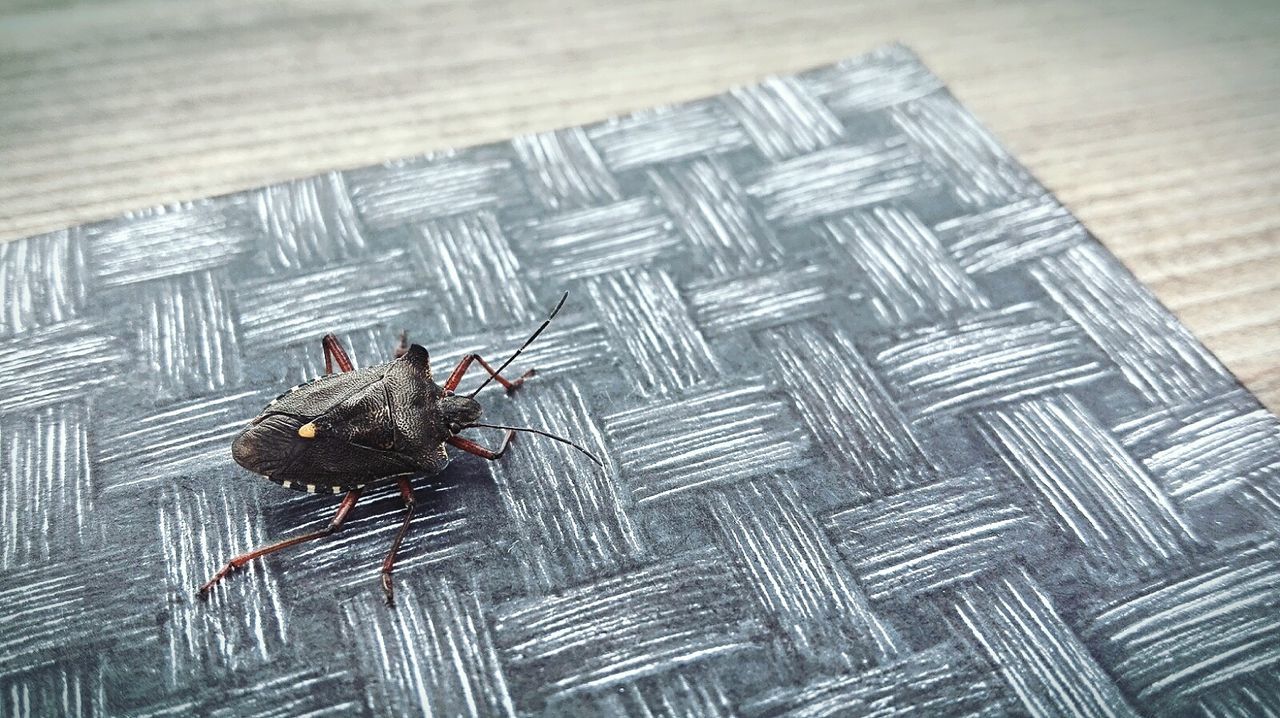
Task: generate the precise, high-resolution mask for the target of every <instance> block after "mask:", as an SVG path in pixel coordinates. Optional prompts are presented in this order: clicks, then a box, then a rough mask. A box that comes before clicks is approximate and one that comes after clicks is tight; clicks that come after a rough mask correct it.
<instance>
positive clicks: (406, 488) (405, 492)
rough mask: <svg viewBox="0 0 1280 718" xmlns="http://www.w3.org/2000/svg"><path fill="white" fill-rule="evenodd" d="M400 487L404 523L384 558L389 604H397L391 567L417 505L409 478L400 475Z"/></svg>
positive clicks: (383, 591)
mask: <svg viewBox="0 0 1280 718" xmlns="http://www.w3.org/2000/svg"><path fill="white" fill-rule="evenodd" d="M396 481H397V485H398V486H399V487H400V498H402V499H404V508H405V512H404V523H402V524H400V530H399V531H397V532H396V537H395V539H394V540H393V541H392V542H391V550H390V551H388V552H387V557H386V558H385V559H383V560H382V593H383V594H384V595H385V596H386V597H387V605H388V606H392V605H395V589H394V588H393V587H392V585H391V569H392V568H393V567H394V566H395V563H396V552H397V551H399V550H400V542H401V541H404V535H405V534H406V533H409V522H410V521H412V520H413V508H414V505H415V502H414V499H413V487H412V486H411V485H409V479H407V478H405V477H403V476H402V477H400V478H399V479H397V480H396Z"/></svg>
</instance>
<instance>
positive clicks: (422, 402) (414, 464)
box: [199, 292, 602, 605]
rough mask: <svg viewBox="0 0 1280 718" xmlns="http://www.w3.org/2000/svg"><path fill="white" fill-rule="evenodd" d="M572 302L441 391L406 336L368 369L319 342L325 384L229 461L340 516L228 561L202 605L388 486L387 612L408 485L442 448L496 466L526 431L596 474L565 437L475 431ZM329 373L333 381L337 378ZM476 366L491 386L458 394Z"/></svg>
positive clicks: (263, 425)
mask: <svg viewBox="0 0 1280 718" xmlns="http://www.w3.org/2000/svg"><path fill="white" fill-rule="evenodd" d="M568 297H569V294H568V292H566V293H565V294H564V295H563V296H562V297H560V302H559V303H558V304H556V306H555V309H553V310H552V312H551V314H550V316H548V317H547V319H546V321H544V322H543V323H542V324H541V326H539V327H538V328H537V330H535V331H534V332H533V334H532V335H530V337H529V338H528V339H526V340H525V342H524V344H522V345H521V346H520V348H519V349H517V350H516V351H515V353H513V354H512V355H511V356H510V357H508V358H507V360H506V361H505V362H503V363H502V364H501V365H500V366H499V367H498V368H497V369H494V368H493V367H491V366H490V365H489V363H488V362H486V361H485V360H484V359H482V358H481V357H480V355H479V354H467V355H466V356H464V357H463V358H462V361H460V362H459V363H458V365H457V366H456V367H455V368H454V370H453V372H452V373H451V374H450V375H449V378H448V379H446V380H445V382H444V384H437V383H435V381H434V380H433V378H432V373H431V362H430V357H429V355H428V353H427V350H426V349H425V348H423V347H422V346H420V345H418V344H412V345H411V344H409V343H408V339H407V336H406V335H405V334H403V333H402V334H401V336H400V346H399V347H398V348H397V349H396V352H395V358H394V359H392V360H391V361H389V362H386V363H385V364H378V365H377V366H371V367H367V368H364V369H356V368H355V367H354V365H353V364H352V362H351V359H350V357H349V356H348V355H347V352H346V350H344V349H343V348H342V343H341V342H340V341H339V340H338V338H337V337H336V336H334V335H333V334H327V335H325V337H324V338H323V339H322V340H321V345H322V346H323V349H324V366H325V373H324V375H323V376H321V377H319V378H317V379H313V380H311V381H309V382H305V383H303V384H299V385H298V386H295V387H293V388H292V389H289V390H288V391H286V392H285V393H283V394H281V395H280V396H278V397H276V398H275V399H274V400H272V401H271V403H269V404H267V406H266V407H265V408H264V409H263V410H262V411H261V413H259V414H258V416H256V417H255V418H254V419H253V420H252V421H251V422H250V423H249V425H248V426H247V427H245V429H244V430H243V431H242V432H241V433H240V435H239V436H237V437H236V439H235V441H234V442H233V443H232V445H231V454H232V457H233V458H234V459H235V461H236V463H238V464H240V466H242V467H244V468H246V469H248V470H250V471H252V472H254V473H256V474H260V475H262V476H264V477H266V478H268V479H270V480H271V481H273V482H275V483H277V484H279V485H281V486H284V487H285V488H290V489H296V490H301V491H307V492H308V493H313V494H314V493H332V494H345V496H344V497H343V499H342V502H341V504H339V506H338V511H337V513H336V514H335V515H334V517H333V520H331V521H330V522H329V524H328V526H326V527H324V528H322V529H320V530H318V531H313V532H311V533H308V534H304V535H302V536H296V537H294V538H290V539H285V540H283V541H279V542H277V543H273V544H270V545H268V546H264V547H262V548H259V549H256V550H254V551H250V552H249V553H246V554H243V555H240V556H236V557H235V558H233V559H231V560H230V561H228V562H227V565H226V566H224V567H223V568H222V570H220V571H218V572H217V573H216V574H214V576H213V578H211V579H209V581H208V582H207V583H205V584H204V585H203V586H201V587H200V591H199V593H200V596H202V597H204V596H207V595H208V592H209V591H210V589H212V588H213V587H214V586H215V585H217V584H218V582H220V581H221V580H222V579H224V578H226V577H227V576H229V575H230V574H231V573H232V572H234V571H236V570H237V569H239V568H242V567H243V566H244V565H245V564H247V563H249V562H250V561H253V560H254V559H257V558H261V557H262V556H266V555H267V554H271V553H275V552H276V551H279V550H281V549H285V548H288V547H290V546H296V545H298V544H300V543H304V542H307V541H313V540H315V539H319V538H322V537H325V536H328V535H330V534H333V533H334V532H336V531H338V530H339V529H340V528H342V524H343V522H344V521H345V520H346V519H347V517H348V516H349V515H350V513H351V510H352V508H354V507H355V505H356V502H357V501H359V499H360V495H361V493H362V492H363V491H364V489H365V488H367V487H369V486H373V485H377V484H385V483H389V482H392V481H394V482H396V484H397V486H398V487H399V489H400V496H401V498H402V499H403V500H404V504H405V516H404V520H403V522H402V523H401V524H400V530H399V531H398V532H397V533H396V536H395V538H394V539H393V541H392V543H391V549H390V551H388V553H387V557H386V559H385V560H384V561H383V562H382V590H383V593H384V594H385V597H386V600H387V604H388V605H391V604H393V602H394V590H393V587H392V583H391V572H392V567H393V566H394V564H395V558H396V552H397V551H398V550H399V548H400V544H401V542H402V541H403V540H404V536H405V533H406V532H407V531H408V529H409V522H410V521H411V520H412V519H413V512H414V497H413V487H412V485H411V484H410V479H411V478H413V477H414V476H423V475H431V474H436V473H439V472H440V471H441V470H443V469H444V467H445V466H446V465H447V464H448V463H449V457H448V454H446V453H445V445H446V444H447V445H449V446H453V447H455V448H457V449H460V450H462V451H465V452H467V453H470V454H475V455H476V456H479V457H482V458H485V459H489V460H491V461H494V460H497V459H499V458H501V457H502V455H503V454H504V453H505V452H506V450H507V447H508V446H509V445H510V444H511V441H512V439H513V438H514V436H515V433H516V432H517V431H523V432H529V433H533V434H538V435H541V436H545V437H548V438H551V439H554V440H556V441H560V442H562V443H565V444H568V445H570V446H572V447H574V448H575V449H577V450H578V451H581V452H582V453H584V454H586V455H587V456H588V457H589V458H590V459H591V460H592V461H594V462H595V463H596V464H597V465H602V464H601V462H600V460H599V459H598V458H596V457H595V456H594V455H593V454H591V452H589V451H587V450H586V449H584V448H582V447H581V446H579V445H577V444H575V443H573V442H572V441H569V440H568V439H565V438H563V437H559V436H556V435H554V434H550V433H548V432H545V431H542V430H539V429H532V428H528V427H513V426H500V425H496V424H484V423H480V421H479V419H480V417H481V415H482V413H483V409H482V408H481V406H480V403H479V402H477V401H476V400H475V396H476V394H478V393H479V392H480V390H481V389H483V388H485V387H486V386H488V385H489V382H491V381H497V382H498V383H499V384H501V385H502V386H503V387H505V388H506V390H507V392H508V393H511V392H514V391H515V390H516V389H518V388H519V387H520V386H521V385H522V384H523V383H524V381H525V379H527V378H529V377H531V376H533V374H534V370H533V369H530V370H529V371H527V372H525V373H524V374H523V375H521V376H520V377H519V378H517V379H515V380H508V379H506V378H505V377H503V376H502V371H503V370H504V369H506V368H507V366H508V365H509V364H511V362H512V361H514V360H515V358H516V357H518V356H520V353H521V352H523V351H524V350H525V349H526V348H527V347H528V346H529V345H530V344H532V343H533V341H534V340H535V339H537V338H538V335H540V334H541V333H542V331H543V330H544V329H546V328H547V326H548V325H550V324H551V320H552V319H554V318H555V316H556V314H558V313H559V312H560V308H561V307H563V306H564V303H565V300H566V299H568ZM335 364H336V365H337V367H338V369H339V370H340V371H339V372H338V373H335V372H334V371H333V367H334V365H335ZM475 364H479V365H480V367H481V368H483V369H484V370H485V371H486V372H488V375H489V376H488V377H487V378H486V379H485V380H484V383H482V384H481V385H480V386H479V387H477V388H476V389H475V390H474V391H472V392H471V393H470V394H468V395H466V396H462V395H459V394H457V393H455V390H456V389H457V387H458V383H459V382H461V381H462V378H463V376H465V375H466V373H467V371H468V370H469V369H470V368H471V367H472V366H473V365H475ZM473 428H489V429H505V430H506V435H505V436H504V438H503V441H502V444H501V445H500V446H499V447H498V449H496V450H493V449H488V448H485V447H483V446H481V445H479V444H477V443H475V442H473V441H471V440H470V439H466V438H464V437H462V436H461V435H460V434H461V432H462V431H464V430H466V429H473Z"/></svg>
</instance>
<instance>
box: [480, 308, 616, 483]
mask: <svg viewBox="0 0 1280 718" xmlns="http://www.w3.org/2000/svg"><path fill="white" fill-rule="evenodd" d="M568 298H569V293H568V292H565V293H564V294H563V295H562V296H561V297H560V302H559V303H558V304H556V308H555V309H552V310H551V316H549V317H547V320H546V321H544V322H543V323H542V326H540V327H538V329H537V330H536V331H534V333H533V334H531V335H530V336H529V338H528V339H526V340H524V344H521V345H520V348H519V349H517V350H516V353H515V354H512V355H511V356H509V357H507V360H506V361H504V362H502V365H501V366H499V367H498V369H497V371H495V372H493V373H492V374H490V375H489V377H488V378H487V379H485V380H484V383H482V384H481V385H480V386H478V387H476V389H475V391H473V392H471V393H470V394H467V398H468V399H474V398H475V396H476V394H479V393H480V390H481V389H483V388H485V387H486V386H488V385H489V382H491V381H493V378H494V377H495V376H497V375H499V374H501V373H502V370H503V369H506V368H507V365H508V364H510V363H511V362H512V361H514V360H515V358H516V357H518V356H520V352H522V351H524V350H525V349H527V348H528V347H529V345H530V344H532V343H533V340H534V339H537V338H538V335H539V334H541V333H542V330H543V329H546V328H547V325H548V324H550V323H551V320H552V319H555V318H556V315H557V314H559V313H560V307H563V306H564V300H566V299H568ZM596 463H599V462H596Z"/></svg>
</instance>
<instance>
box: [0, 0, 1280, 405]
mask: <svg viewBox="0 0 1280 718" xmlns="http://www.w3.org/2000/svg"><path fill="white" fill-rule="evenodd" d="M892 41H901V42H903V43H906V44H907V45H909V46H910V47H911V48H913V49H914V50H915V51H916V52H917V53H919V54H920V55H921V57H922V58H923V59H924V61H925V62H926V63H927V64H929V65H930V67H931V68H932V69H933V70H934V71H935V72H936V73H937V74H938V75H940V76H941V77H942V78H943V79H944V80H946V81H947V83H948V84H949V85H950V87H951V89H952V91H953V92H954V93H955V94H956V95H957V96H958V97H959V99H960V101H961V102H963V103H964V104H965V105H967V106H968V107H969V108H970V109H971V110H972V111H973V112H974V113H975V114H976V115H977V116H978V117H979V119H980V120H982V121H983V122H984V123H985V124H987V125H988V126H989V127H990V128H992V130H993V131H994V132H995V134H996V135H997V136H998V137H999V138H1000V139H1001V140H1002V141H1003V142H1004V143H1005V144H1006V145H1007V146H1008V147H1009V148H1010V149H1011V150H1012V151H1013V153H1014V154H1015V155H1016V156H1017V158H1018V159H1019V160H1020V161H1022V162H1023V163H1024V164H1026V165H1027V166H1028V167H1029V168H1030V169H1031V170H1032V171H1033V172H1034V173H1035V174H1036V175H1037V176H1038V177H1039V178H1040V179H1041V181H1043V182H1044V183H1045V184H1047V185H1048V186H1049V188H1050V189H1052V190H1053V191H1054V192H1056V193H1057V194H1058V195H1059V197H1060V198H1061V199H1062V201H1063V202H1064V203H1065V204H1066V205H1067V206H1068V207H1070V208H1071V209H1072V210H1073V211H1075V213H1076V214H1078V215H1079V216H1080V217H1081V218H1082V219H1083V220H1084V222H1085V223H1086V224H1087V225H1089V226H1090V228H1091V229H1092V230H1093V231H1094V233H1095V234H1097V235H1098V236H1099V237H1100V238H1101V239H1102V240H1103V242H1104V243H1105V244H1106V245H1107V246H1108V247H1109V248H1110V249H1111V250H1112V251H1113V252H1115V253H1116V254H1117V255H1118V256H1119V257H1120V259H1121V260H1123V261H1124V262H1125V263H1126V264H1127V265H1128V266H1129V267H1130V268H1131V269H1132V270H1133V271H1134V272H1135V273H1136V274H1137V275H1138V277H1139V278H1140V279H1142V280H1143V281H1144V282H1146V283H1147V284H1148V285H1149V286H1151V287H1152V288H1153V289H1154V290H1155V292H1156V294H1157V295H1158V296H1159V297H1160V299H1161V300H1162V301H1164V302H1165V304H1167V305H1168V306H1169V307H1170V308H1171V309H1173V310H1174V312H1175V313H1177V314H1178V315H1179V316H1180V317H1181V318H1182V319H1183V320H1184V321H1185V322H1186V323H1187V324H1188V325H1189V326H1190V327H1191V329H1192V330H1193V331H1194V332H1195V333H1196V335H1197V336H1198V337H1200V338H1201V339H1202V340H1203V341H1204V342H1206V344H1208V346H1209V348H1210V349H1212V350H1213V351H1214V352H1215V353H1217V354H1218V356H1219V357H1221V358H1222V359H1223V360H1224V362H1225V363H1226V364H1227V365H1228V366H1229V367H1230V368H1231V369H1232V371H1234V372H1235V373H1236V374H1237V375H1238V376H1239V377H1241V378H1242V379H1243V380H1244V382H1245V383H1246V385H1248V386H1249V387H1250V388H1251V389H1252V390H1253V391H1254V392H1256V393H1258V394H1259V395H1260V396H1261V398H1262V400H1263V401H1264V402H1265V403H1266V404H1267V405H1268V406H1269V407H1270V408H1271V409H1272V410H1277V409H1280V351H1277V350H1278V348H1280V202H1278V201H1277V197H1278V192H1277V190H1278V189H1280V92H1278V91H1277V90H1278V89H1280V3H1277V2H1275V1H1274V0H1226V1H1225V2H1219V3H1196V2H1186V1H1185V0H1170V1H1167V2H1159V1H1156V2H1145V3H1144V2H1131V1H1128V0H1121V1H1120V2H1095V1H1091V0H1083V1H1073V2H1047V1H1045V2H1012V1H1009V0H971V1H969V2H944V1H940V0H904V1H902V2H894V3H888V2H884V3H864V2H843V1H841V0H785V2H782V1H779V2H775V1H773V0H702V1H698V2H690V1H689V0H653V1H648V2H609V1H607V0H598V1H592V0H546V1H544V2H536V3H535V2H464V1H462V0H433V1H428V2H414V3H409V2H388V1H386V0H376V1H375V0H342V1H341V2H337V1H334V2H315V1H312V0H291V1H274V2H252V1H244V2H229V1H221V0H219V1H214V2H199V3H178V2H171V1H168V0H164V1H162V0H109V1H105V2H96V3H87V2H85V3H82V2H75V1H73V0H51V1H48V2H44V1H37V0H30V1H27V2H24V1H22V0H18V1H17V2H12V1H11V2H7V3H4V4H0V241H4V240H9V239H15V238H18V237H22V236H26V235H30V234H35V233H40V232H45V231H50V230H54V229H59V228H63V227H66V226H69V225H73V224H78V223H82V222H86V221H93V220H98V219H104V218H108V217H111V216H115V215H118V214H120V213H122V212H125V211H128V210H131V209H137V208H141V207H146V206H150V205H155V204H159V203H165V202H173V201H178V200H183V199H194V198H197V197H202V196H206V195H211V194H222V193H227V192H232V191H235V190H241V189H246V188H250V187H256V186H259V185H263V184H266V183H270V182H278V181H281V180H285V179H290V178H295V177H301V176H306V175H310V174H314V173H317V172H320V171H324V170H329V169H343V168H350V167H358V166H361V165H367V164H371V163H375V162H379V161H382V160H386V159H390V158H394V157H401V156H405V155H413V154H421V153H424V152H429V151H433V150H440V149H444V148H448V147H454V146H463V145H471V144H476V143H482V142H487V141H494V140H500V139H504V138H507V137H510V136H511V135H515V134H522V133H528V132H536V131H542V130H548V129H552V128H556V127H562V126H566V125H576V124H581V123H586V122H591V121H594V120H599V119H602V118H604V117H607V116H609V115H614V114H618V113H622V112H627V111H631V110H635V109H640V108H644V107H648V106H651V105H655V104H665V103H674V102H680V101H683V100H688V99H691V98H696V97H700V96H704V95H709V94H713V93H717V92H721V91H723V90H725V89H727V88H728V87H730V86H733V85H737V84H745V83H752V82H755V81H757V80H759V79H760V78H761V77H763V76H765V75H770V74H782V73H791V72H795V71H797V70H800V69H803V68H807V67H812V66H815V65H821V64H825V63H829V62H832V61H835V60H838V59H840V58H844V57H848V56H851V55H856V54H859V53H862V52H864V51H867V50H869V49H871V48H873V47H876V46H878V45H881V44H884V43H888V42H892Z"/></svg>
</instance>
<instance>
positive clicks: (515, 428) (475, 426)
mask: <svg viewBox="0 0 1280 718" xmlns="http://www.w3.org/2000/svg"><path fill="white" fill-rule="evenodd" d="M463 428H464V429H506V430H507V431H525V432H528V433H530V434H537V435H538V436H545V437H547V438H548V439H555V440H556V441H558V442H560V443H561V444H568V445H569V446H572V447H573V448H575V449H577V450H578V451H581V452H582V453H583V454H584V455H586V457H587V458H588V459H591V460H592V461H594V462H596V466H599V467H600V468H602V469H603V468H604V462H602V461H600V459H598V458H596V455H595V454H593V453H591V452H590V451H587V450H586V449H584V448H582V447H581V446H579V445H578V444H575V443H573V442H572V441H569V440H568V439H566V438H564V437H563V436H556V435H555V434H552V433H551V432H549V431H543V430H541V429H530V428H529V427H527V426H501V425H498V424H467V425H466V426H464V427H463Z"/></svg>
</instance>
